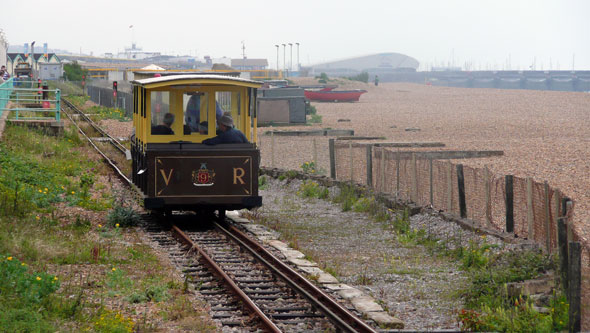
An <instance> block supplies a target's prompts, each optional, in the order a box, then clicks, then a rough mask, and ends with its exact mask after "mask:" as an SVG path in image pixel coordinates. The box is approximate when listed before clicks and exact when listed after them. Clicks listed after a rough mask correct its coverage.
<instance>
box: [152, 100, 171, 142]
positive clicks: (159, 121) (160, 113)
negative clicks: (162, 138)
mask: <svg viewBox="0 0 590 333" xmlns="http://www.w3.org/2000/svg"><path fill="white" fill-rule="evenodd" d="M150 99H151V116H152V123H151V125H152V126H151V128H152V130H151V134H152V135H157V134H174V132H173V131H172V129H171V128H170V126H169V125H171V124H172V122H171V120H172V121H173V120H174V116H173V115H168V116H167V114H168V113H169V112H170V93H169V92H167V91H153V92H152V93H151V94H150Z"/></svg>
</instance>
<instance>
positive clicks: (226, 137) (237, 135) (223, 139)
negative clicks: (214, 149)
mask: <svg viewBox="0 0 590 333" xmlns="http://www.w3.org/2000/svg"><path fill="white" fill-rule="evenodd" d="M219 130H220V131H221V133H219V134H218V135H217V136H216V137H213V138H210V139H207V140H203V144H205V145H216V144H220V143H248V139H247V138H246V136H245V135H244V133H242V132H241V131H240V130H239V129H237V128H234V120H233V118H232V116H231V113H229V112H226V113H224V114H223V116H221V118H219Z"/></svg>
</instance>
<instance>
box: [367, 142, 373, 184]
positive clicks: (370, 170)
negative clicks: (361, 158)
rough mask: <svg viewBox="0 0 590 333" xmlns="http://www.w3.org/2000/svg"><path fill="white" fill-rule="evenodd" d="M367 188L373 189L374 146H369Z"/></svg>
mask: <svg viewBox="0 0 590 333" xmlns="http://www.w3.org/2000/svg"><path fill="white" fill-rule="evenodd" d="M366 155H367V186H368V187H373V145H367V153H366Z"/></svg>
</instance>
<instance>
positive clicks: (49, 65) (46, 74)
mask: <svg viewBox="0 0 590 333" xmlns="http://www.w3.org/2000/svg"><path fill="white" fill-rule="evenodd" d="M22 63H26V64H29V66H30V67H31V69H32V70H33V73H34V74H33V75H34V76H35V77H38V78H39V79H41V80H57V79H59V78H60V77H62V73H63V67H62V63H61V61H60V59H59V57H58V56H57V55H56V54H55V53H47V54H43V53H35V56H34V57H33V56H32V54H30V53H28V54H26V53H8V54H7V59H6V69H7V70H8V73H9V74H10V75H13V73H14V69H15V68H16V66H17V65H18V64H22Z"/></svg>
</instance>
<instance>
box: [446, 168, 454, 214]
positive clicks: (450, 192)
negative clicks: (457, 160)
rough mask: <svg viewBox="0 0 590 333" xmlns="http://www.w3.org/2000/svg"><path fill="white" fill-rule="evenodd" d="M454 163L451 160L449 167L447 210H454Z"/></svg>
mask: <svg viewBox="0 0 590 333" xmlns="http://www.w3.org/2000/svg"><path fill="white" fill-rule="evenodd" d="M452 173H453V164H452V163H451V161H449V167H448V169H447V211H448V212H449V213H451V212H452V211H453V174H452Z"/></svg>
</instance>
